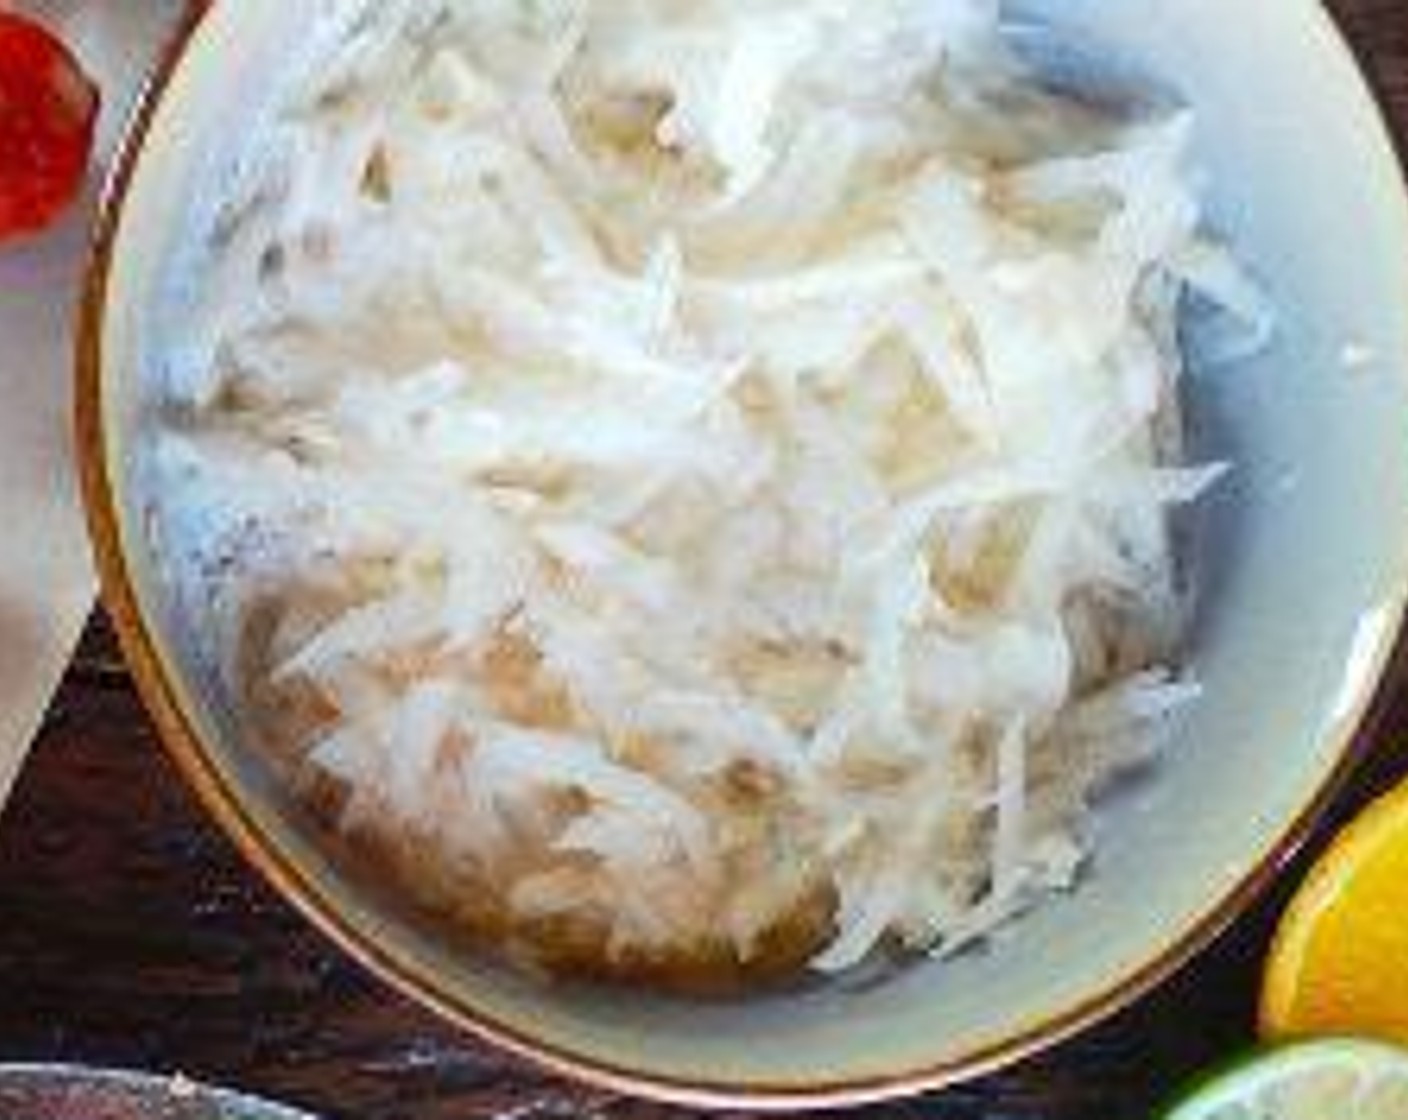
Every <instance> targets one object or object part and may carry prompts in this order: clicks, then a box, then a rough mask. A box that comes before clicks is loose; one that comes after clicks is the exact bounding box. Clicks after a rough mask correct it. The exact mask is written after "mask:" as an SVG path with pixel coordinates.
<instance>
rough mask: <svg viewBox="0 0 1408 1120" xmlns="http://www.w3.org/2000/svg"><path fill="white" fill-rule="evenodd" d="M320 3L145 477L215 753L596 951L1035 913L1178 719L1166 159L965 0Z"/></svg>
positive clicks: (236, 212)
mask: <svg viewBox="0 0 1408 1120" xmlns="http://www.w3.org/2000/svg"><path fill="white" fill-rule="evenodd" d="M324 7H325V8H326V12H325V14H324V17H323V22H322V23H321V24H320V29H319V32H318V34H319V36H320V39H319V41H318V44H317V46H316V49H314V50H313V51H312V52H311V54H312V58H311V61H310V62H308V63H307V64H306V65H305V66H303V67H302V68H301V70H300V73H299V75H298V80H297V82H296V84H295V85H294V86H293V87H292V88H291V89H290V90H289V91H288V92H287V93H286V94H285V95H284V96H283V97H282V98H281V100H280V102H279V107H278V111H277V113H276V114H275V119H273V120H272V121H271V122H270V123H269V125H268V127H267V129H266V130H265V131H266V133H267V135H264V136H262V138H261V143H260V144H259V145H257V146H254V147H253V148H252V149H251V151H252V154H251V156H250V157H249V158H248V159H247V160H246V166H245V168H244V172H243V179H242V181H241V183H240V185H239V188H238V190H236V191H234V192H232V194H231V197H230V200H229V202H228V205H227V206H226V208H225V211H224V213H223V214H222V216H221V220H220V221H219V222H218V223H217V228H216V229H215V230H214V231H213V232H212V234H211V238H210V243H209V245H208V247H207V251H206V253H205V257H204V260H203V264H202V271H201V274H200V276H199V283H198V287H199V292H200V300H199V308H198V309H197V311H196V312H195V313H194V314H193V315H192V316H191V318H190V321H189V323H188V329H187V332H186V337H185V338H184V341H183V345H182V346H181V347H180V352H181V353H182V354H184V355H186V358H187V361H188V362H189V363H190V364H191V365H192V367H193V368H195V369H197V370H199V371H201V372H200V375H199V376H196V377H195V378H194V379H191V380H190V381H189V383H188V385H187V388H186V390H185V391H183V392H182V393H180V394H176V396H177V398H178V399H174V400H171V401H168V402H166V404H167V407H166V410H165V414H166V415H167V416H168V417H169V418H170V419H169V422H167V423H166V424H165V426H164V428H163V431H162V433H161V436H160V439H159V440H158V441H157V443H156V446H155V449H154V454H155V456H156V461H157V463H158V465H159V469H160V471H161V472H162V477H163V478H164V480H165V485H164V486H163V491H162V492H163V495H164V496H163V498H162V502H163V503H164V507H163V509H162V510H159V511H158V514H159V518H158V520H159V522H160V521H161V519H162V518H165V524H167V525H168V526H170V527H172V528H170V529H169V531H168V533H167V538H168V541H169V542H170V543H172V544H173V547H176V548H180V547H182V546H183V544H184V546H185V547H187V548H188V549H189V550H190V551H191V552H192V553H193V554H195V555H198V556H199V558H200V560H201V564H202V572H203V573H204V574H203V579H204V582H203V583H202V584H201V586H200V587H199V588H198V589H197V590H196V591H195V592H192V593H191V594H190V596H189V597H190V600H191V602H192V603H194V604H195V607H194V609H198V610H200V611H202V612H204V615H203V617H207V618H208V619H209V620H210V626H209V628H208V630H209V633H210V634H211V635H213V638H212V640H213V641H214V642H216V643H217V645H218V646H219V648H220V650H221V653H222V657H223V663H224V665H225V670H226V672H227V674H228V679H229V681H230V683H231V687H232V688H234V689H235V690H237V691H238V694H239V695H241V696H243V697H246V698H258V697H263V698H264V699H265V700H267V699H268V697H269V696H270V695H277V696H278V697H280V698H281V702H282V707H278V711H277V712H276V713H275V715H274V717H272V718H270V719H266V720H264V722H262V723H261V724H260V728H261V734H262V736H263V738H262V740H261V741H264V742H267V743H269V744H270V749H271V750H272V751H273V752H274V753H275V754H276V755H277V756H278V757H279V758H280V759H281V760H283V761H285V762H287V764H288V765H289V766H290V768H291V773H292V774H293V775H294V776H295V778H296V780H297V781H298V782H299V783H301V784H302V785H303V786H304V787H305V788H313V787H321V786H323V785H325V784H326V783H328V782H331V783H332V784H333V786H334V787H335V788H336V789H337V790H338V791H339V800H338V809H337V812H338V814H339V816H340V819H341V822H342V824H343V825H344V826H345V827H346V828H347V829H349V830H350V831H352V832H354V833H362V834H366V835H369V836H372V837H373V838H377V839H379V840H380V841H382V842H383V843H385V844H388V845H390V846H393V847H397V846H399V847H400V848H401V849H403V850H408V849H410V850H413V851H414V853H415V855H414V858H413V860H412V861H411V866H410V868H409V870H408V869H407V866H406V863H405V861H404V860H403V861H402V871H403V873H404V874H406V875H407V876H408V877H410V878H416V877H417V875H419V877H420V879H421V882H420V883H419V885H418V889H419V890H420V891H421V892H422V893H423V894H427V895H428V896H430V897H431V898H433V899H436V900H438V901H439V902H440V903H442V904H443V905H444V906H445V907H446V908H448V909H450V910H452V911H454V912H456V913H460V914H464V915H467V920H470V921H471V922H473V921H475V920H477V919H476V918H475V917H473V915H476V914H477V915H478V916H479V918H480V919H484V915H488V914H491V915H493V916H494V921H496V922H497V923H498V924H499V926H500V927H501V928H507V929H510V930H514V929H527V928H529V927H530V926H532V924H533V923H535V922H540V921H542V920H543V919H545V918H552V917H561V916H564V915H565V916H569V917H573V918H576V919H578V920H580V921H582V922H585V923H587V924H588V925H591V926H593V927H594V928H598V929H599V930H600V931H601V934H602V938H603V946H604V949H603V951H604V952H605V953H607V954H608V955H612V956H616V957H624V956H629V955H631V954H640V955H644V956H647V957H648V956H651V955H664V956H669V955H671V954H677V955H684V956H688V955H689V954H691V953H698V952H701V951H702V950H703V949H706V948H708V949H717V948H718V947H719V946H722V947H724V949H725V950H726V951H727V952H728V953H729V954H731V955H732V956H733V957H734V958H736V959H737V960H739V961H742V962H747V961H748V960H749V959H750V957H751V956H752V955H754V954H755V953H757V952H758V951H759V945H760V944H761V942H762V940H763V939H764V938H765V937H766V936H767V935H768V934H769V932H770V931H774V930H777V929H779V928H782V927H784V926H786V924H787V923H788V921H789V917H790V916H792V915H794V914H795V913H796V912H797V911H798V910H799V908H801V907H802V906H804V904H805V903H806V902H807V900H811V901H813V902H815V901H816V900H818V899H819V900H821V902H822V903H823V911H824V913H825V915H826V918H825V921H824V923H823V925H822V928H819V929H817V930H816V931H815V945H814V946H813V964H814V966H815V967H816V968H818V969H821V970H824V971H827V972H835V971H841V970H845V969H848V968H850V967H852V966H854V965H856V964H857V963H858V962H861V961H863V960H865V959H866V958H867V957H869V956H870V955H872V954H873V953H875V952H876V951H877V950H878V949H880V948H881V947H885V946H898V947H903V948H908V949H912V950H918V951H926V952H934V953H938V954H948V953H952V952H955V951H957V950H958V949H960V948H962V947H964V946H966V945H969V944H971V943H972V942H973V941H974V940H976V939H981V938H983V937H984V936H985V935H987V934H988V933H990V932H991V931H992V930H993V929H994V927H996V926H997V925H999V924H1000V923H1002V922H1004V921H1006V920H1008V919H1009V918H1011V917H1012V916H1014V915H1015V914H1017V913H1019V912H1020V911H1021V910H1023V909H1024V908H1025V907H1027V906H1029V905H1030V904H1032V903H1033V902H1035V901H1037V900H1039V899H1040V898H1042V897H1043V896H1045V895H1047V894H1049V893H1050V892H1051V891H1053V890H1059V889H1065V888H1068V887H1070V886H1072V885H1073V884H1074V882H1075V881H1076V878H1077V876H1078V873H1079V870H1080V868H1081V866H1082V865H1083V863H1084V861H1085V859H1086V857H1087V854H1088V852H1087V849H1088V844H1089V835H1088V830H1087V828H1086V825H1087V822H1088V814H1089V811H1090V809H1091V806H1092V803H1093V801H1094V799H1095V798H1097V797H1098V796H1099V794H1100V793H1101V792H1102V790H1103V789H1104V788H1105V787H1106V786H1107V785H1108V784H1109V782H1110V781H1111V779H1112V778H1113V777H1114V776H1116V775H1117V774H1118V773H1120V772H1121V771H1123V770H1126V769H1130V768H1135V767H1138V766H1141V765H1143V764H1145V763H1146V762H1147V761H1148V760H1149V759H1151V758H1152V757H1153V756H1154V754H1155V753H1156V751H1157V749H1158V746H1159V742H1160V739H1161V735H1162V732H1163V731H1165V730H1166V728H1167V726H1168V724H1169V721H1170V717H1171V716H1172V715H1173V714H1174V713H1176V712H1177V711H1179V710H1181V709H1182V708H1184V707H1185V706H1186V705H1187V704H1188V703H1189V702H1190V701H1191V700H1193V699H1194V698H1195V697H1196V695H1197V688H1196V685H1194V684H1193V683H1191V682H1190V681H1189V680H1188V679H1187V676H1186V674H1184V673H1181V672H1180V671H1179V670H1178V668H1177V655H1178V652H1179V641H1180V629H1181V624H1182V619H1183V606H1184V602H1183V599H1184V596H1183V593H1182V590H1181V588H1180V587H1179V586H1178V581H1177V577H1176V571H1175V569H1176V565H1175V564H1174V562H1173V557H1172V547H1171V543H1170V533H1169V528H1168V516H1169V513H1170V510H1171V509H1172V508H1173V507H1176V506H1180V505H1184V504H1187V503H1190V502H1193V501H1194V500H1196V499H1197V498H1198V497H1199V495H1201V494H1202V493H1203V492H1204V491H1205V490H1206V489H1207V488H1208V487H1209V486H1210V485H1211V484H1212V483H1213V482H1214V481H1215V480H1216V478H1217V476H1218V474H1219V470H1218V469H1217V468H1196V467H1185V466H1183V465H1182V464H1181V449H1180V447H1179V442H1178V439H1177V433H1178V429H1179V419H1178V410H1177V404H1176V400H1177V393H1178V379H1179V375H1180V367H1181V355H1180V353H1179V350H1178V345H1177V341H1176V340H1177V337H1178V328H1177V315H1178V308H1179V303H1180V299H1181V296H1182V293H1183V292H1184V291H1185V289H1186V288H1187V287H1188V286H1192V287H1194V288H1195V289H1196V291H1197V292H1198V294H1199V295H1200V296H1201V297H1202V298H1203V299H1205V300H1211V301H1216V302H1220V303H1222V304H1224V305H1225V306H1226V309H1227V311H1228V313H1229V315H1230V317H1232V318H1237V319H1242V320H1245V321H1246V323H1247V324H1248V325H1249V326H1250V327H1251V331H1250V332H1248V331H1247V330H1245V329H1244V330H1243V332H1242V333H1243V336H1244V337H1245V336H1247V335H1248V334H1249V333H1250V335H1252V336H1256V335H1257V334H1258V332H1261V331H1263V330H1264V327H1265V323H1266V321H1267V320H1266V317H1265V309H1264V308H1263V307H1262V306H1261V304H1260V301H1259V296H1258V293H1257V292H1256V290H1255V288H1254V286H1252V285H1251V284H1250V283H1249V282H1248V281H1247V280H1246V278H1245V277H1243V276H1242V274H1241V273H1240V271H1239V270H1238V269H1237V267H1236V265H1235V264H1234V262H1232V261H1231V259H1230V258H1229V257H1228V255H1227V254H1226V253H1225V252H1224V251H1223V250H1221V249H1220V248H1218V247H1217V246H1216V245H1215V244H1213V243H1212V242H1211V241H1210V240H1209V239H1208V238H1207V237H1206V236H1205V234H1204V232H1203V231H1202V229H1201V224H1202V217H1201V205H1200V201H1199V198H1198V195H1197V193H1196V190H1195V180H1194V178H1193V177H1192V176H1191V175H1190V173H1189V168H1188V163H1189V145H1190V137H1191V134H1192V129H1193V123H1194V122H1193V121H1192V120H1191V119H1190V118H1189V117H1188V116H1187V115H1186V114H1181V113H1172V114H1170V115H1167V116H1164V117H1160V118H1157V119H1149V118H1148V117H1147V116H1143V117H1140V118H1139V119H1118V118H1117V117H1116V116H1115V115H1114V114H1112V113H1111V112H1109V111H1108V109H1100V110H1097V109H1095V108H1093V107H1091V106H1087V105H1083V104H1081V103H1079V102H1077V101H1076V100H1075V99H1074V98H1073V97H1071V96H1068V95H1062V94H1059V93H1055V92H1052V91H1049V90H1046V89H1044V88H1042V86H1041V85H1040V83H1039V82H1038V81H1037V80H1036V78H1035V77H1034V76H1033V75H1032V74H1030V73H1029V72H1028V71H1027V70H1026V69H1024V67H1023V66H1022V65H1021V64H1020V63H1019V62H1018V61H1017V60H1016V59H1015V58H1014V57H1013V56H1012V55H1011V54H1009V53H1008V51H1007V50H1006V48H1005V47H1004V45H1003V41H1002V37H1001V34H1000V29H999V25H998V12H997V4H996V3H995V2H992V0H433V2H431V0H385V2H377V3H368V2H363V3H352V2H349V0H329V2H327V3H326V4H325V5H324ZM1253 340H1254V341H1255V337H1253ZM193 508H199V509H201V510H202V511H203V512H202V515H201V516H202V518H203V520H202V521H201V524H202V526H203V527H204V528H203V531H202V532H201V533H200V534H198V539H190V538H191V537H192V536H193V535H192V534H190V533H187V534H186V537H185V538H182V537H181V534H180V533H179V532H178V531H177V528H176V527H179V526H180V525H182V524H187V525H189V523H190V519H189V517H185V519H184V520H183V516H184V515H183V511H188V510H190V509H193ZM259 620H264V622H260V621H259ZM269 620H272V621H269ZM250 703H251V705H252V706H258V705H257V704H256V703H255V700H250ZM267 706H268V705H266V707H267ZM276 707H277V706H276ZM290 712H292V713H294V714H290ZM280 713H282V714H280ZM266 714H267V713H266ZM417 868H419V871H418V870H417ZM484 920H487V919H484Z"/></svg>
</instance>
